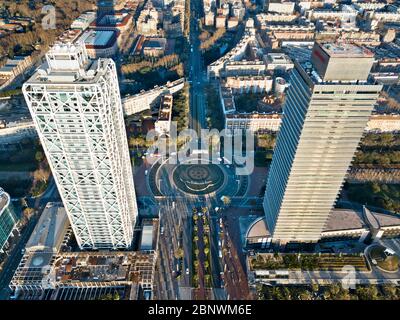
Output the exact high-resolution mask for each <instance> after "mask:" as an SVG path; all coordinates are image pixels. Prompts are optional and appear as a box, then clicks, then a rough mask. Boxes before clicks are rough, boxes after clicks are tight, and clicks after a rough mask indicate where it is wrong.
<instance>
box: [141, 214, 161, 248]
mask: <svg viewBox="0 0 400 320" xmlns="http://www.w3.org/2000/svg"><path fill="white" fill-rule="evenodd" d="M142 226H143V228H142V236H141V239H140V251H149V250H153V251H154V250H157V243H158V228H159V220H158V219H145V220H143V224H142Z"/></svg>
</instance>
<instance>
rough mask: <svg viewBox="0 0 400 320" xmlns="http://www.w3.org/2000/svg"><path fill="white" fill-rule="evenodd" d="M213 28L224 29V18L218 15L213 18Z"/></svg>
mask: <svg viewBox="0 0 400 320" xmlns="http://www.w3.org/2000/svg"><path fill="white" fill-rule="evenodd" d="M215 27H216V28H225V27H226V16H225V15H222V14H219V15H217V17H216V18H215Z"/></svg>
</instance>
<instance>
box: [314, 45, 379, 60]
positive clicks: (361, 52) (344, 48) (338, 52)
mask: <svg viewBox="0 0 400 320" xmlns="http://www.w3.org/2000/svg"><path fill="white" fill-rule="evenodd" d="M320 47H321V48H322V49H323V50H324V51H325V52H326V53H327V54H328V55H329V56H330V57H337V58H365V57H373V56H374V54H373V52H372V51H370V50H368V49H367V48H365V47H360V46H356V45H354V44H350V43H324V44H322V45H320Z"/></svg>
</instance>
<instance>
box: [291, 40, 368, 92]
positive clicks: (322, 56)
mask: <svg viewBox="0 0 400 320" xmlns="http://www.w3.org/2000/svg"><path fill="white" fill-rule="evenodd" d="M373 63H374V54H373V53H372V52H371V51H370V50H368V49H366V48H364V47H360V46H357V45H354V44H349V43H324V44H321V43H318V42H315V44H314V47H313V50H312V53H311V59H309V58H308V59H298V60H297V61H295V65H296V66H297V70H298V71H299V72H300V73H301V74H302V76H303V77H304V78H305V79H306V81H307V82H309V85H316V84H360V83H363V84H367V83H368V84H373V83H372V81H370V79H369V73H370V70H371V68H372V65H373Z"/></svg>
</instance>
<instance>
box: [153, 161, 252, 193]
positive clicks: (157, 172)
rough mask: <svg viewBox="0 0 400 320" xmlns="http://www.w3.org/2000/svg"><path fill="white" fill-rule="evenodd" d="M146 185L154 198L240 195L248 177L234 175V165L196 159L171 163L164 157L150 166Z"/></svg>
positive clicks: (244, 190) (245, 188)
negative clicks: (201, 161)
mask: <svg viewBox="0 0 400 320" xmlns="http://www.w3.org/2000/svg"><path fill="white" fill-rule="evenodd" d="M148 187H149V190H150V191H151V192H152V194H153V195H154V196H156V197H157V196H158V197H173V198H174V197H182V196H184V197H188V196H190V197H193V198H196V197H199V198H202V197H203V196H207V195H211V194H212V195H213V197H216V198H218V199H220V198H221V197H222V196H227V197H235V196H239V197H243V196H245V194H246V192H247V187H248V177H247V176H238V175H236V171H235V167H234V166H233V165H226V164H225V165H224V164H221V163H212V162H211V161H209V162H208V163H200V162H199V161H198V159H197V158H192V159H189V160H186V161H184V162H180V163H177V164H176V163H175V164H170V163H169V161H168V159H166V160H165V161H163V162H162V161H158V162H157V163H155V164H154V165H153V166H152V167H151V168H150V170H149V173H148Z"/></svg>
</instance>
